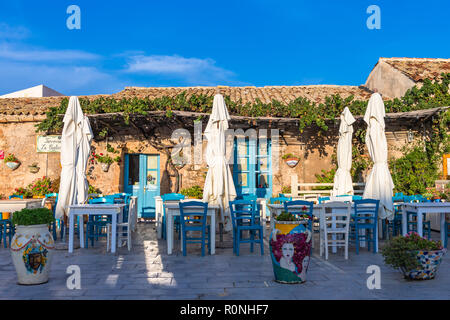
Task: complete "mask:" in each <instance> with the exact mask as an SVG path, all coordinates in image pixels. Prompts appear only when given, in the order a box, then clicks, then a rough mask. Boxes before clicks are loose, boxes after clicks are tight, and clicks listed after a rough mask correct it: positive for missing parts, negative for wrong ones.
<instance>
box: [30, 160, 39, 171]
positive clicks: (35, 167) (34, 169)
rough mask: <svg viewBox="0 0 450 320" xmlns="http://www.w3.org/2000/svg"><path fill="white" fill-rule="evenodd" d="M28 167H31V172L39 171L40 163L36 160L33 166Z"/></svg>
mask: <svg viewBox="0 0 450 320" xmlns="http://www.w3.org/2000/svg"><path fill="white" fill-rule="evenodd" d="M28 169H30V172H31V173H38V172H39V169H40V168H39V167H38V163H37V162H34V163H33V164H32V165H31V166H28Z"/></svg>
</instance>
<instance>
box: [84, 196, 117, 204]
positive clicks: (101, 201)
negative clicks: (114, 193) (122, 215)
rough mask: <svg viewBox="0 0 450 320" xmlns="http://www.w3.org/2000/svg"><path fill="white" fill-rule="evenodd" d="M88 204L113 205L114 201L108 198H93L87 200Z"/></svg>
mask: <svg viewBox="0 0 450 320" xmlns="http://www.w3.org/2000/svg"><path fill="white" fill-rule="evenodd" d="M89 203H90V204H114V199H113V198H111V197H109V198H107V197H101V198H94V199H91V200H89Z"/></svg>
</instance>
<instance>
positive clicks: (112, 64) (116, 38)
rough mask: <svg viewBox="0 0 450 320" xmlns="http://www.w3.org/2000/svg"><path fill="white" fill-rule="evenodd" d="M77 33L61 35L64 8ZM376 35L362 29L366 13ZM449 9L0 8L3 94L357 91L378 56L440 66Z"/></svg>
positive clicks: (353, 5) (188, 4)
mask: <svg viewBox="0 0 450 320" xmlns="http://www.w3.org/2000/svg"><path fill="white" fill-rule="evenodd" d="M72 4H75V5H78V6H79V7H80V9H81V30H69V29H68V28H67V26H66V20H67V18H68V17H69V14H67V13H66V10H67V7H68V6H69V5H72ZM373 4H375V5H378V6H379V7H380V9H381V29H380V30H369V29H368V28H367V26H366V21H367V19H368V17H369V16H370V14H367V13H366V10H367V8H368V7H369V6H370V5H373ZM449 12H450V1H448V0H427V1H418V0H417V1H416V0H395V1H393V0H384V1H381V0H346V1H335V0H329V1H328V0H316V1H310V0H308V1H306V0H305V1H303V0H293V1H290V0H289V1H282V0H279V1H269V0H240V1H235V0H228V1H221V2H219V1H211V0H210V1H174V0H172V1H171V0H166V1H153V0H146V1H143V0H141V1H137V0H127V1H123V0H121V1H115V0H109V1H101V0H96V1H92V0H90V1H84V0H72V1H63V0H58V1H54V0H41V1H31V0H28V1H21V0H14V1H2V2H1V3H0V94H4V93H8V92H11V91H15V90H20V89H24V88H27V87H30V86H34V85H38V84H41V83H43V84H46V85H47V86H49V87H51V88H53V89H55V90H57V91H60V92H62V93H64V94H66V95H84V94H102V93H114V92H118V91H120V90H122V89H123V88H124V87H125V86H147V87H150V86H197V85H213V86H215V85H230V86H241V85H252V86H264V85H310V84H339V85H360V84H363V83H364V82H365V80H366V78H367V76H368V74H369V72H370V71H371V69H372V68H373V66H374V65H375V64H376V62H377V60H378V58H379V57H429V58H449V55H450V41H449V40H450V39H449V34H450V24H449V23H448V13H449Z"/></svg>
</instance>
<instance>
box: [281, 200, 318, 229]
mask: <svg viewBox="0 0 450 320" xmlns="http://www.w3.org/2000/svg"><path fill="white" fill-rule="evenodd" d="M313 208H314V202H312V201H305V200H294V201H286V202H285V203H284V210H285V211H287V212H289V213H292V214H293V215H296V216H297V217H298V216H301V215H307V216H308V225H307V226H308V229H309V231H311V232H312V231H313V221H314V215H313Z"/></svg>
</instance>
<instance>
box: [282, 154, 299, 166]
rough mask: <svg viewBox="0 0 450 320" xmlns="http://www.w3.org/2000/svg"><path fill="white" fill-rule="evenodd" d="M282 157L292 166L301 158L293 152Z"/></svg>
mask: <svg viewBox="0 0 450 320" xmlns="http://www.w3.org/2000/svg"><path fill="white" fill-rule="evenodd" d="M282 159H283V160H284V162H286V164H287V165H288V166H289V167H291V168H294V167H295V166H296V165H297V164H298V162H299V161H300V158H299V157H297V156H295V155H293V154H292V153H287V154H285V155H283V157H282Z"/></svg>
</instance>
